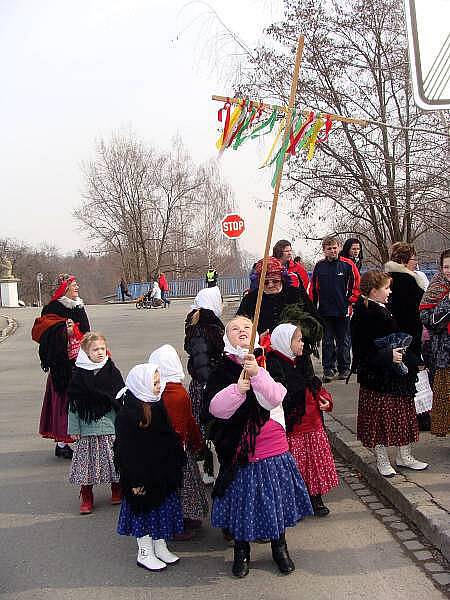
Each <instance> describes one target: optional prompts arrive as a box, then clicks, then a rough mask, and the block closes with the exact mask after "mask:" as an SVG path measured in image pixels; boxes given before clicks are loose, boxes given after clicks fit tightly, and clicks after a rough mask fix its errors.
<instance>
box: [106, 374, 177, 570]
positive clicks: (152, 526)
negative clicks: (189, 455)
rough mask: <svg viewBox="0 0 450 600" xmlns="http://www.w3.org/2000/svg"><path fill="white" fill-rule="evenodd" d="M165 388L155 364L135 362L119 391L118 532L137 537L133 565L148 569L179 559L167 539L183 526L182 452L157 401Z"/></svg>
mask: <svg viewBox="0 0 450 600" xmlns="http://www.w3.org/2000/svg"><path fill="white" fill-rule="evenodd" d="M163 389H164V384H163V383H161V377H160V373H159V370H158V366H157V365H155V364H151V363H147V364H145V365H136V366H135V367H133V368H132V369H131V371H130V372H129V374H128V377H127V379H126V381H125V388H124V389H123V390H121V392H120V393H124V406H123V409H122V410H121V411H120V412H119V414H118V415H117V419H116V442H115V446H114V452H115V464H116V468H117V470H118V472H119V475H120V484H121V487H122V493H123V499H122V505H121V509H120V515H119V522H118V525H117V532H118V533H119V534H120V535H133V536H135V537H136V539H137V544H138V556H137V564H138V566H139V567H143V568H145V569H148V570H149V571H160V570H162V569H164V568H165V567H166V566H167V564H174V563H176V562H178V560H179V557H178V556H176V555H175V554H173V553H172V552H169V550H168V549H167V545H166V540H168V539H170V538H172V537H173V536H174V534H176V533H181V532H182V531H183V513H182V509H181V503H180V499H179V497H178V495H177V490H178V489H179V488H180V486H181V482H182V476H183V464H184V459H185V455H184V451H183V448H182V445H181V442H180V438H179V436H178V434H177V433H176V432H175V431H174V429H173V427H172V425H171V423H170V420H169V417H168V415H167V412H166V409H165V408H164V405H163V403H162V402H161V393H162V391H163Z"/></svg>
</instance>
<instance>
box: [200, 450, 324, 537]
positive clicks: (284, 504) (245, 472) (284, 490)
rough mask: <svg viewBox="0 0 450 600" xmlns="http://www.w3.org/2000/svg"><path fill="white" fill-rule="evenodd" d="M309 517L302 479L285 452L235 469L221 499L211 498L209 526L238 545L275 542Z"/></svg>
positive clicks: (290, 457) (308, 502) (309, 512)
mask: <svg viewBox="0 0 450 600" xmlns="http://www.w3.org/2000/svg"><path fill="white" fill-rule="evenodd" d="M311 514H313V510H312V506H311V501H310V499H309V494H308V491H307V489H306V486H305V484H304V482H303V479H302V476H301V475H300V473H299V471H298V468H297V465H296V464H295V461H294V459H293V457H292V455H291V454H290V453H289V452H285V453H284V454H279V455H278V456H272V457H270V458H265V459H263V460H260V461H257V462H254V463H249V464H248V465H247V466H246V467H241V468H239V469H238V471H237V473H236V477H235V478H234V480H233V481H232V483H231V484H230V485H229V486H228V488H227V490H226V492H225V494H224V496H222V497H221V498H214V503H213V507H212V513H211V523H212V525H213V527H222V528H227V529H229V530H230V532H231V533H232V534H233V537H234V538H235V539H236V540H239V541H249V542H250V541H252V540H257V539H270V540H275V539H278V538H279V537H280V536H281V535H282V533H284V530H285V529H286V527H293V526H294V525H295V524H296V523H298V522H299V521H301V519H303V517H306V516H307V515H311Z"/></svg>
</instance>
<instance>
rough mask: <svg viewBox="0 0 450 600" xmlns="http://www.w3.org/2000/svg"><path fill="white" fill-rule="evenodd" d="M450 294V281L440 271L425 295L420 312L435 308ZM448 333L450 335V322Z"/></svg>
mask: <svg viewBox="0 0 450 600" xmlns="http://www.w3.org/2000/svg"><path fill="white" fill-rule="evenodd" d="M449 293H450V281H449V280H448V279H447V278H446V277H445V275H444V273H442V271H440V272H439V273H436V275H435V276H434V277H433V279H432V280H431V281H430V285H429V286H428V289H427V291H426V292H425V294H424V295H423V298H422V302H421V303H420V306H419V310H426V309H429V308H435V307H436V306H437V305H438V304H439V303H440V302H442V300H443V299H444V298H445V297H446V296H447V295H448V294H449ZM447 331H448V333H450V322H449V323H447Z"/></svg>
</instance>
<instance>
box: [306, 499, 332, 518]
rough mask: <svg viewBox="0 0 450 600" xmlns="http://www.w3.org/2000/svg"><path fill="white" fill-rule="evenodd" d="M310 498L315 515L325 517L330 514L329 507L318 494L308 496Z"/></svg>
mask: <svg viewBox="0 0 450 600" xmlns="http://www.w3.org/2000/svg"><path fill="white" fill-rule="evenodd" d="M310 499H311V504H312V507H313V511H314V516H315V517H326V516H327V515H329V514H330V509H329V508H328V507H327V506H325V504H324V503H323V500H322V496H321V495H320V494H318V495H317V496H310Z"/></svg>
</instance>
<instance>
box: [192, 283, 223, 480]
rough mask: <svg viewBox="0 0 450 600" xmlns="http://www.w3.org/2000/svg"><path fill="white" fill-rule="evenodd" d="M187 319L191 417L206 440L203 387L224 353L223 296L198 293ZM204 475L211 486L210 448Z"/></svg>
mask: <svg viewBox="0 0 450 600" xmlns="http://www.w3.org/2000/svg"><path fill="white" fill-rule="evenodd" d="M191 308H192V310H191V312H190V313H189V314H188V315H187V317H186V322H185V329H184V330H185V338H184V349H185V350H186V352H187V354H188V355H189V360H188V364H187V370H188V373H189V375H190V376H191V382H190V384H189V396H190V398H191V402H192V413H193V415H194V418H195V420H196V421H197V423H198V425H199V426H200V431H201V432H202V435H203V437H205V427H204V423H203V422H202V421H203V417H204V410H205V400H204V393H205V386H206V384H207V382H208V379H209V376H210V374H211V372H212V370H213V369H214V368H215V366H216V365H217V363H218V361H219V360H220V358H221V356H222V352H223V334H224V333H225V327H224V325H223V323H222V321H221V320H220V316H221V315H222V296H221V295H220V290H219V288H218V287H217V286H215V287H211V288H204V289H202V290H200V291H199V293H198V294H197V296H196V297H195V300H194V303H193V304H192V306H191ZM203 469H204V471H205V474H204V475H203V481H204V482H205V483H213V481H214V479H213V477H212V475H213V455H212V452H211V449H210V448H208V447H207V448H206V449H205V463H204V466H203Z"/></svg>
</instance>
